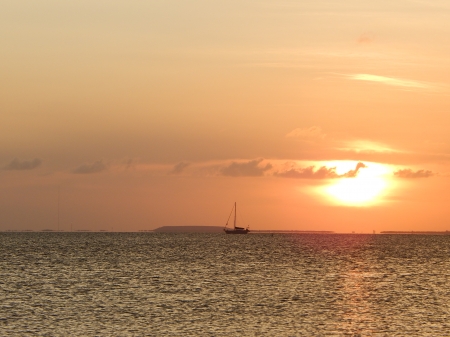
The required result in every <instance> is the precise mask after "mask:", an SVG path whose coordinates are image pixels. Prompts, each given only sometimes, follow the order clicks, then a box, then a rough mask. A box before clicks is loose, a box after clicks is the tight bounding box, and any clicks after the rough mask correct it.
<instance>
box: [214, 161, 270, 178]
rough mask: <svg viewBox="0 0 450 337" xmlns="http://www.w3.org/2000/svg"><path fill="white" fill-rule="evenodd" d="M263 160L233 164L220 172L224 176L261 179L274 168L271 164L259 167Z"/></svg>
mask: <svg viewBox="0 0 450 337" xmlns="http://www.w3.org/2000/svg"><path fill="white" fill-rule="evenodd" d="M263 160H264V159H255V160H250V161H248V162H244V163H238V162H232V163H231V164H230V165H228V166H226V167H223V168H222V169H221V170H220V172H221V174H222V175H224V176H229V177H259V176H262V175H264V172H265V171H267V170H270V169H271V168H272V165H271V164H270V163H267V164H266V165H265V166H259V164H260V163H261V162H262V161H263Z"/></svg>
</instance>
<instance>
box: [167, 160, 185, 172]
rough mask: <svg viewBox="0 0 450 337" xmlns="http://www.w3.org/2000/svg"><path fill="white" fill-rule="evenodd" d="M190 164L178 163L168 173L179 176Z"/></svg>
mask: <svg viewBox="0 0 450 337" xmlns="http://www.w3.org/2000/svg"><path fill="white" fill-rule="evenodd" d="M189 165H190V164H189V163H185V162H180V163H178V164H176V165H175V166H174V167H173V168H172V170H171V171H170V172H169V173H170V174H180V173H182V172H183V171H184V169H185V168H187V167H188V166H189Z"/></svg>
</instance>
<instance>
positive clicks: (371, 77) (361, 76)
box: [348, 74, 435, 89]
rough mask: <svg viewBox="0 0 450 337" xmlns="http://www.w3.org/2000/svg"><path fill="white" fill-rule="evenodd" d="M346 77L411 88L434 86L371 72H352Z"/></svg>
mask: <svg viewBox="0 0 450 337" xmlns="http://www.w3.org/2000/svg"><path fill="white" fill-rule="evenodd" d="M348 78H349V79H350V80H355V81H368V82H376V83H380V84H385V85H390V86H395V87H403V88H411V89H433V88H434V87H435V85H433V84H431V83H428V82H422V81H413V80H407V79H402V78H395V77H386V76H379V75H372V74H353V75H348Z"/></svg>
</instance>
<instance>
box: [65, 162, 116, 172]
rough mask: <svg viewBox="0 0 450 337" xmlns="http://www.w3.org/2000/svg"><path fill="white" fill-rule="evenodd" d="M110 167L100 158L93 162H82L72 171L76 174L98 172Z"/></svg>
mask: <svg viewBox="0 0 450 337" xmlns="http://www.w3.org/2000/svg"><path fill="white" fill-rule="evenodd" d="M107 169H108V166H107V165H106V164H104V163H103V161H101V160H98V161H96V162H94V163H92V164H82V165H80V166H78V167H77V168H76V169H74V170H73V171H72V173H75V174H90V173H98V172H102V171H105V170H107Z"/></svg>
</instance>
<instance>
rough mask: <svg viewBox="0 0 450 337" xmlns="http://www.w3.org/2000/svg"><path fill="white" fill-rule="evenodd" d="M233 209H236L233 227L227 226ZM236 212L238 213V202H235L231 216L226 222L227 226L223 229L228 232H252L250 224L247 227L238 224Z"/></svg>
mask: <svg viewBox="0 0 450 337" xmlns="http://www.w3.org/2000/svg"><path fill="white" fill-rule="evenodd" d="M233 210H234V224H233V228H227V227H228V222H229V221H230V218H231V214H232V213H233ZM236 214H237V209H236V203H234V207H233V208H232V209H231V213H230V216H229V217H228V220H227V223H226V224H225V228H224V229H223V230H224V231H225V233H226V234H247V233H248V232H250V230H249V229H248V226H247V228H244V227H237V226H236Z"/></svg>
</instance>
